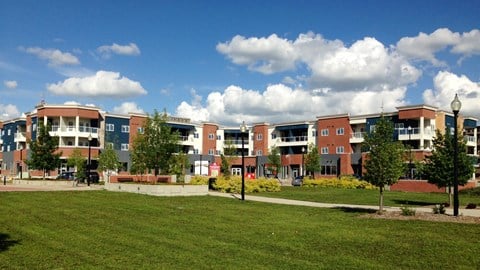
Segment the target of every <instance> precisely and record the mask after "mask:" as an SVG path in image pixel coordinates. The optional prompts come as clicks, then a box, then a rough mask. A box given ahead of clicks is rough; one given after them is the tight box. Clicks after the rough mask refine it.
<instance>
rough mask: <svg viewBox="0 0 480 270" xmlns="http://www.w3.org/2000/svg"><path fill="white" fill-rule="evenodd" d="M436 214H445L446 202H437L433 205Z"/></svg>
mask: <svg viewBox="0 0 480 270" xmlns="http://www.w3.org/2000/svg"><path fill="white" fill-rule="evenodd" d="M433 213H434V214H442V215H443V214H445V205H444V204H437V205H435V206H434V207H433Z"/></svg>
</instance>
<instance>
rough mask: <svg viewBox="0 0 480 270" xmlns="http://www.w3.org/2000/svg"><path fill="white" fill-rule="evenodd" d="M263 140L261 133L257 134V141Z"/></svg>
mask: <svg viewBox="0 0 480 270" xmlns="http://www.w3.org/2000/svg"><path fill="white" fill-rule="evenodd" d="M261 140H263V134H262V133H258V134H257V141H261Z"/></svg>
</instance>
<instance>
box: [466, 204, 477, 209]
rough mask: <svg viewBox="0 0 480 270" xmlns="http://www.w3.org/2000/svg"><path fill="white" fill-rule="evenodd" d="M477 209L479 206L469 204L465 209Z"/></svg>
mask: <svg viewBox="0 0 480 270" xmlns="http://www.w3.org/2000/svg"><path fill="white" fill-rule="evenodd" d="M475 208H477V205H476V204H474V203H469V204H467V206H466V207H465V209H475Z"/></svg>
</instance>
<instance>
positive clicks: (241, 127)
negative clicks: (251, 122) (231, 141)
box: [240, 121, 247, 133]
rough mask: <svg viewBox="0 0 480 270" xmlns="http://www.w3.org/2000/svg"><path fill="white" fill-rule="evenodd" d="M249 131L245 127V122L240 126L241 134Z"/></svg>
mask: <svg viewBox="0 0 480 270" xmlns="http://www.w3.org/2000/svg"><path fill="white" fill-rule="evenodd" d="M246 131H247V126H246V125H245V121H243V122H242V124H241V125H240V132H242V133H245V132H246Z"/></svg>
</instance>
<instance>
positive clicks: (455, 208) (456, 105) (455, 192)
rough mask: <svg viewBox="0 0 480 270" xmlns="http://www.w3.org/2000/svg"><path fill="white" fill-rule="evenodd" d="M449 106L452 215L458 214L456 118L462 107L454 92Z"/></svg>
mask: <svg viewBox="0 0 480 270" xmlns="http://www.w3.org/2000/svg"><path fill="white" fill-rule="evenodd" d="M450 107H451V108H452V111H453V125H454V133H453V215H454V216H458V205H459V202H458V138H457V132H458V126H457V119H458V112H459V111H460V109H461V108H462V102H460V100H459V99H458V95H457V94H455V98H454V99H453V101H452V103H450Z"/></svg>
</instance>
